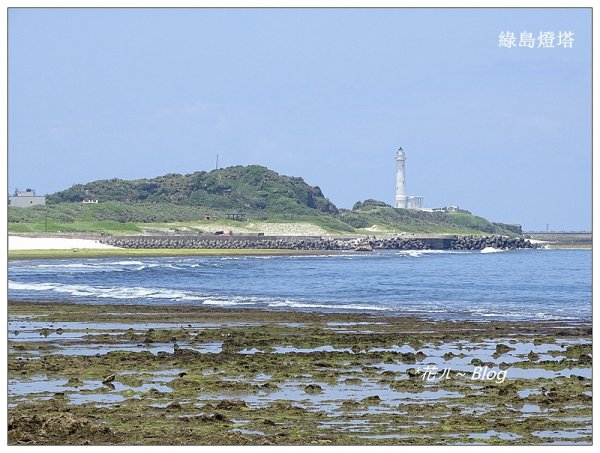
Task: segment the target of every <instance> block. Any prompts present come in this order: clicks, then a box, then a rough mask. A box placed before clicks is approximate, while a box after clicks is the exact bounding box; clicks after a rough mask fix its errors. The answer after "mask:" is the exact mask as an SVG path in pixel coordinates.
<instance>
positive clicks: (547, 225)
mask: <svg viewBox="0 0 600 453" xmlns="http://www.w3.org/2000/svg"><path fill="white" fill-rule="evenodd" d="M549 226H550V224H548V223H547V224H546V233H547V232H548V227H549Z"/></svg>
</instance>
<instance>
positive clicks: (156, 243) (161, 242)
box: [100, 235, 535, 251]
mask: <svg viewBox="0 0 600 453" xmlns="http://www.w3.org/2000/svg"><path fill="white" fill-rule="evenodd" d="M100 242H101V243H102V244H107V245H111V246H115V247H120V248H131V249H281V250H361V251H370V250H427V249H437V250H482V249H484V248H486V247H493V248H497V249H504V250H507V249H521V248H534V247H535V245H534V244H532V243H531V242H530V241H528V240H526V239H522V238H510V237H506V236H483V237H482V236H448V237H436V238H418V237H401V236H398V237H391V238H379V239H377V238H353V239H346V238H343V239H340V238H325V237H311V236H306V237H296V236H273V237H271V236H263V237H261V236H254V237H247V236H240V237H237V236H209V237H204V236H192V235H188V236H127V237H124V236H117V237H113V236H110V237H104V238H102V239H101V240H100Z"/></svg>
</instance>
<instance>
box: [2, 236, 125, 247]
mask: <svg viewBox="0 0 600 453" xmlns="http://www.w3.org/2000/svg"><path fill="white" fill-rule="evenodd" d="M116 248H117V247H113V246H112V245H106V244H101V243H100V242H98V241H95V240H92V239H70V238H30V237H24V236H9V237H8V250H71V249H116Z"/></svg>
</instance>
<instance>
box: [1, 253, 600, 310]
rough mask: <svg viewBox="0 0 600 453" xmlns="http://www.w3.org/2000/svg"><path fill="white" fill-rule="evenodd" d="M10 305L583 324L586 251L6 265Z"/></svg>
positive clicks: (588, 293) (588, 270)
mask: <svg viewBox="0 0 600 453" xmlns="http://www.w3.org/2000/svg"><path fill="white" fill-rule="evenodd" d="M8 275H9V282H8V296H9V299H11V300H15V301H41V302H47V301H70V302H79V303H89V304H94V303H102V304H148V305H198V306H200V305H203V306H213V307H232V308H237V307H243V308H253V307H255V308H265V309H272V310H303V311H325V312H327V311H335V312H365V313H368V312H372V313H379V314H386V313H387V314H394V315H398V314H405V315H419V316H426V317H433V318H438V319H470V320H477V321H482V320H494V319H501V320H572V321H582V320H585V321H591V315H592V253H591V251H589V250H514V251H503V252H496V253H482V252H479V251H464V252H463V251H381V252H373V253H357V252H352V253H347V254H335V255H313V256H228V257H172V258H165V257H160V258H132V259H122V258H117V259H115V258H106V259H68V260H32V261H10V262H9V269H8Z"/></svg>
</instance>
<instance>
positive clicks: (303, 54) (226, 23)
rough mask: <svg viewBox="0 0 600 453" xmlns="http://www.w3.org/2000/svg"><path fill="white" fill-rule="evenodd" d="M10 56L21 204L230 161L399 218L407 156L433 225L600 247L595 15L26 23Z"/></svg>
mask: <svg viewBox="0 0 600 453" xmlns="http://www.w3.org/2000/svg"><path fill="white" fill-rule="evenodd" d="M502 31H511V32H514V33H515V35H516V38H517V43H518V41H519V38H520V33H521V32H524V31H525V32H531V33H533V35H534V37H537V36H538V35H539V33H540V32H542V31H553V32H555V33H556V34H558V32H559V31H572V32H573V33H574V39H575V40H574V44H573V48H562V47H561V48H549V49H545V48H537V47H536V48H533V49H530V48H523V47H520V48H519V47H516V48H510V49H508V48H500V47H499V46H498V37H499V35H500V33H501V32H502ZM555 44H556V42H555ZM536 45H537V42H536ZM8 50H9V68H8V69H9V72H8V74H9V129H8V130H9V148H8V149H9V172H8V177H9V180H8V184H9V187H8V190H9V191H10V192H12V191H14V189H15V188H16V187H18V188H20V189H24V188H26V187H33V188H34V189H36V190H37V192H38V193H41V194H44V193H52V192H55V191H58V190H62V189H65V188H67V187H69V186H71V185H72V184H75V183H85V182H89V181H93V180H96V179H107V178H113V177H116V178H125V179H135V178H146V177H154V176H158V175H163V174H166V173H192V172H194V171H200V170H211V169H213V168H214V166H215V158H216V155H217V154H218V155H219V163H220V166H230V165H249V164H260V165H264V166H266V167H269V168H271V169H273V170H275V171H277V172H279V173H282V174H287V175H292V176H302V177H303V178H304V179H305V180H306V181H307V182H308V183H309V184H311V185H318V186H320V187H321V189H322V190H323V192H324V193H325V194H326V196H328V197H329V198H330V200H331V201H333V202H334V203H335V204H336V205H337V206H338V207H345V208H351V207H352V205H353V204H354V203H355V202H356V201H358V200H364V199H367V198H375V199H379V200H383V201H386V202H388V203H390V204H392V203H393V200H394V190H395V161H394V154H395V151H396V149H397V148H398V147H399V146H402V147H403V148H404V149H405V151H406V153H407V164H406V167H407V192H408V194H409V195H421V196H424V197H425V205H426V206H428V207H440V206H446V205H459V206H460V207H463V208H465V209H469V210H471V211H472V212H473V213H475V214H478V215H482V216H484V217H486V218H488V219H490V220H493V221H501V222H507V223H521V224H522V225H523V226H524V228H525V229H527V230H532V229H535V230H540V229H545V228H546V224H549V227H550V229H554V230H587V229H591V192H592V190H591V182H592V168H591V155H592V150H591V133H592V128H591V10H590V9H558V8H553V9H364V8H363V9H18V8H12V9H10V10H9V47H8Z"/></svg>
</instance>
